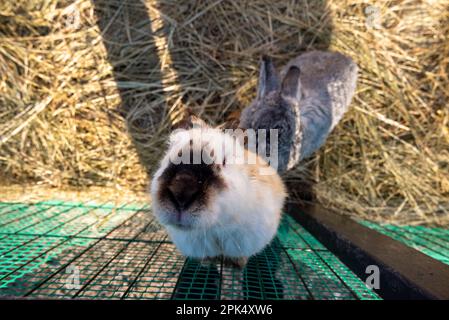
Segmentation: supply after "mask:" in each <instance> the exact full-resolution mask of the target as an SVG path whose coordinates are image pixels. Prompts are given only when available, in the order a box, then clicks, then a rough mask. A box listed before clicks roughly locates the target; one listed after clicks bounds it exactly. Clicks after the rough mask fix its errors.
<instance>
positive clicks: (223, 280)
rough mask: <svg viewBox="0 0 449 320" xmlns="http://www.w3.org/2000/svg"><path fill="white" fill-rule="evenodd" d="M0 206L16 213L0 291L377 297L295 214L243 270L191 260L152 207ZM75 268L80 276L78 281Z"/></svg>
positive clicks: (4, 249) (7, 232)
mask: <svg viewBox="0 0 449 320" xmlns="http://www.w3.org/2000/svg"><path fill="white" fill-rule="evenodd" d="M8 207H9V208H10V209H6V208H8ZM0 209H2V212H4V216H8V219H9V220H8V222H7V223H6V224H3V225H2V224H1V223H0V257H1V260H0V261H1V262H2V263H3V264H0V267H1V268H3V269H1V268H0V271H1V270H3V271H2V272H3V273H0V296H15V297H22V296H29V297H41V298H76V299H92V298H94V299H376V298H377V295H376V294H374V293H373V292H372V291H371V290H369V289H367V288H366V286H365V285H364V283H363V282H362V281H361V280H360V279H358V278H357V277H356V276H355V275H354V274H353V273H352V272H351V271H350V270H349V269H348V268H346V266H345V265H344V264H342V263H341V262H340V261H339V260H338V259H337V258H336V257H335V256H334V255H332V254H331V253H330V252H329V251H327V250H326V248H325V247H324V246H323V245H322V244H321V243H320V242H319V241H318V240H317V239H316V238H314V237H313V236H312V235H311V234H310V233H308V232H307V231H306V230H305V229H304V228H303V227H301V226H300V225H299V224H298V223H296V222H295V221H294V220H293V219H292V218H291V217H290V216H287V215H285V216H284V218H283V219H282V221H281V226H280V228H279V231H278V236H277V237H276V238H275V239H274V241H273V242H272V244H271V245H270V246H268V247H267V248H265V250H264V251H263V252H261V253H260V254H258V255H256V256H254V257H252V258H251V259H250V260H249V262H248V264H247V266H246V267H245V268H244V269H243V270H239V269H235V268H231V267H229V266H227V265H225V264H223V263H222V262H217V263H209V264H205V263H200V262H198V261H196V260H193V259H185V258H184V257H183V256H182V255H181V254H180V253H179V252H178V251H177V249H176V248H175V246H174V245H173V244H172V243H171V242H170V241H169V239H168V237H167V234H166V232H165V230H164V229H163V228H162V227H161V226H160V225H159V223H158V222H157V221H156V220H155V218H154V217H153V216H152V215H151V214H150V208H149V206H147V205H144V204H138V205H134V204H126V205H122V206H114V205H111V204H100V205H98V204H95V203H94V202H89V203H87V204H86V205H84V204H83V203H80V202H73V203H67V202H61V201H46V202H44V203H39V204H35V205H32V204H31V205H27V206H23V205H21V204H17V203H14V204H7V205H5V204H2V205H1V206H0ZM0 221H1V220H0ZM75 274H76V275H79V282H78V281H75V282H73V280H74V276H75Z"/></svg>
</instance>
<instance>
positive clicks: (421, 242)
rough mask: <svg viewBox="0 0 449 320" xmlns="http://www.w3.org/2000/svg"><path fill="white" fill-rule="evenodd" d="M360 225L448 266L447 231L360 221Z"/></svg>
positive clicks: (448, 246)
mask: <svg viewBox="0 0 449 320" xmlns="http://www.w3.org/2000/svg"><path fill="white" fill-rule="evenodd" d="M360 223H361V224H363V225H365V226H367V227H369V228H371V229H374V230H376V231H378V232H380V233H382V234H385V235H386V236H389V237H391V238H393V239H395V240H397V241H400V242H402V243H404V244H405V245H407V246H409V247H412V248H414V249H416V250H419V251H421V252H422V253H424V254H426V255H428V256H430V257H432V258H434V259H436V260H439V261H441V262H443V263H445V264H448V265H449V230H448V229H443V228H430V227H424V226H396V225H391V224H377V223H374V222H369V221H360Z"/></svg>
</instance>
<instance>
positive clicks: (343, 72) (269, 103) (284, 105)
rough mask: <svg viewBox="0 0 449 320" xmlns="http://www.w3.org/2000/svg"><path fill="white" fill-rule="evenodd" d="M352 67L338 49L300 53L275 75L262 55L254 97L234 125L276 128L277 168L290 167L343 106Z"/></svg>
mask: <svg viewBox="0 0 449 320" xmlns="http://www.w3.org/2000/svg"><path fill="white" fill-rule="evenodd" d="M357 72H358V67H357V65H356V64H355V63H354V61H352V59H351V58H349V57H347V56H344V55H343V54H341V53H338V52H327V51H311V52H307V53H304V54H302V55H299V56H298V57H296V58H294V59H292V60H291V61H290V62H288V63H287V65H286V66H285V67H284V68H283V69H282V70H281V72H280V74H278V73H277V71H276V69H275V68H274V65H273V62H272V61H271V59H270V58H268V57H263V59H262V62H261V67H260V76H259V84H258V92H257V96H256V98H255V99H254V101H253V102H252V103H251V104H250V105H249V106H248V107H246V108H245V109H244V110H243V112H242V114H241V117H240V125H239V126H240V127H241V128H244V129H246V128H251V129H268V128H271V129H278V130H279V133H278V136H279V143H278V145H279V147H278V150H279V152H278V163H279V165H278V172H279V173H282V172H284V171H286V170H288V169H291V168H292V167H294V166H295V165H296V164H297V163H298V162H299V161H300V160H302V159H304V158H306V157H308V156H310V155H311V154H312V153H313V152H315V151H316V150H317V149H318V148H319V147H320V146H321V145H323V144H324V142H325V141H326V139H327V137H328V135H329V133H330V132H331V131H332V129H333V128H334V127H335V126H336V124H337V123H338V122H339V121H340V119H341V118H342V116H343V114H344V113H345V112H346V111H347V110H348V106H349V104H350V102H351V99H352V96H353V95H354V91H355V88H356V82H357ZM267 143H269V141H267Z"/></svg>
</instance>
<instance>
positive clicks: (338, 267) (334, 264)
mask: <svg viewBox="0 0 449 320" xmlns="http://www.w3.org/2000/svg"><path fill="white" fill-rule="evenodd" d="M317 254H318V256H319V257H320V258H321V259H322V260H323V261H324V262H325V263H326V264H327V265H328V266H329V268H331V269H332V271H333V272H334V273H335V274H336V275H338V277H339V279H341V280H342V281H343V282H344V283H345V284H346V286H347V287H348V288H350V289H351V291H352V292H353V293H354V294H355V295H356V296H357V298H358V299H361V300H378V299H379V296H378V295H377V294H375V293H374V292H373V291H371V290H367V288H366V284H365V283H363V282H362V281H360V279H359V278H358V277H357V276H356V275H355V274H354V273H353V272H352V271H351V270H350V269H349V268H348V267H347V266H346V265H345V264H344V263H342V262H341V261H340V260H339V259H338V258H337V257H336V256H334V255H333V254H332V253H331V252H329V251H317Z"/></svg>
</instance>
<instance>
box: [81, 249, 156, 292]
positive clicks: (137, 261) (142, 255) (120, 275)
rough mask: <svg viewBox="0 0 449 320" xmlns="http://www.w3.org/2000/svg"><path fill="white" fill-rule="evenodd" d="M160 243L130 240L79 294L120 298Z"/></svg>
mask: <svg viewBox="0 0 449 320" xmlns="http://www.w3.org/2000/svg"><path fill="white" fill-rule="evenodd" d="M157 248H158V244H155V243H146V242H129V243H128V244H127V246H126V248H125V249H124V250H123V251H122V252H120V254H119V255H117V257H115V258H114V259H113V260H112V261H111V262H110V266H109V267H108V268H104V269H103V270H102V271H101V272H100V273H99V274H97V275H96V277H95V278H94V279H92V281H91V282H89V283H88V284H87V285H86V286H85V287H84V288H83V290H82V292H81V293H80V294H79V295H78V296H77V297H78V298H83V299H84V298H86V299H120V298H122V297H123V296H124V295H125V293H126V291H127V290H128V288H129V286H130V285H131V284H132V283H133V282H134V281H135V280H136V278H137V277H138V276H139V273H140V271H141V270H142V269H143V267H144V266H145V264H146V261H147V260H148V258H149V257H150V256H151V255H153V254H154V253H155V252H156V250H157Z"/></svg>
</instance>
